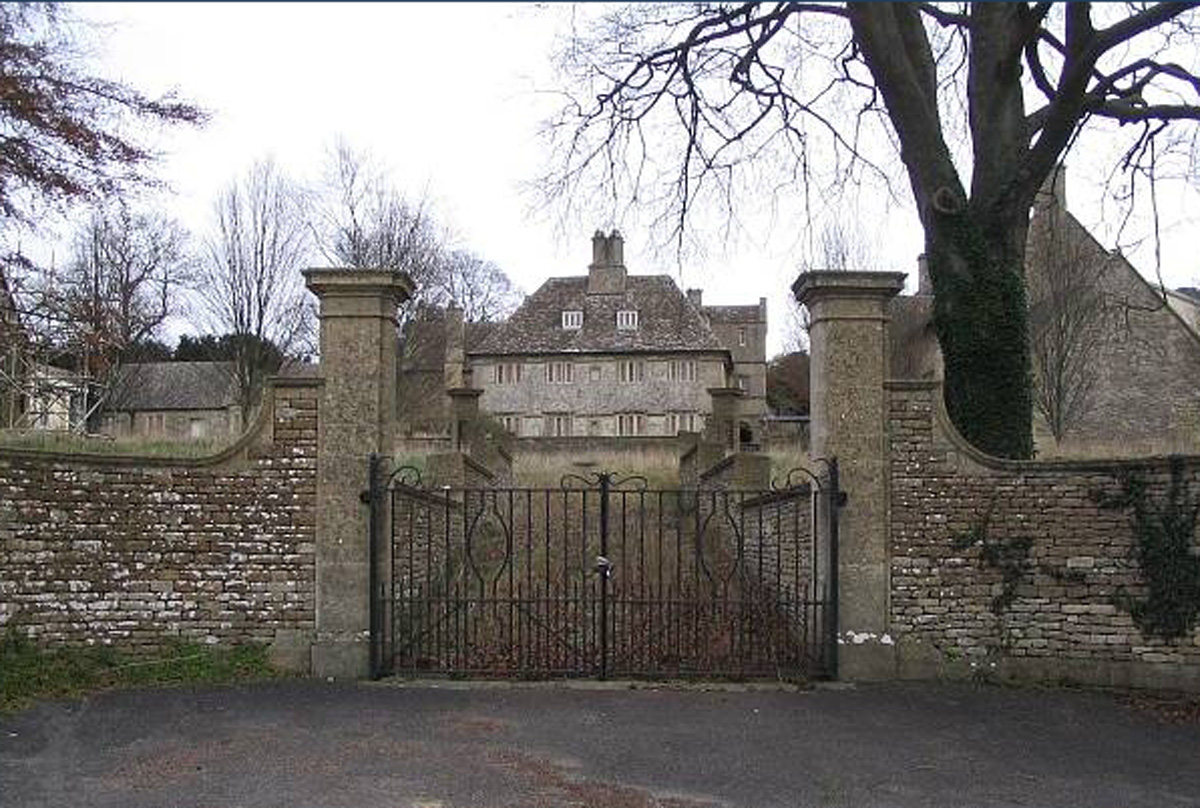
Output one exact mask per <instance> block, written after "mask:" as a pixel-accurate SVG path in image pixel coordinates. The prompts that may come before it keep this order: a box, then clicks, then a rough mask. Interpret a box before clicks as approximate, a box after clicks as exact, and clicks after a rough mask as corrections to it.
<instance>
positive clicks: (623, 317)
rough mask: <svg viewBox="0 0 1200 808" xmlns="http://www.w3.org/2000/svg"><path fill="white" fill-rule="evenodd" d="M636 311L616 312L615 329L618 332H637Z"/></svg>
mask: <svg viewBox="0 0 1200 808" xmlns="http://www.w3.org/2000/svg"><path fill="white" fill-rule="evenodd" d="M637 314H638V313H637V310H621V311H618V312H617V329H618V330H620V331H637V327H638V318H637Z"/></svg>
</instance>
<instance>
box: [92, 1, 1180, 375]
mask: <svg viewBox="0 0 1200 808" xmlns="http://www.w3.org/2000/svg"><path fill="white" fill-rule="evenodd" d="M77 11H78V12H79V13H80V14H81V15H83V16H85V17H87V18H89V19H94V20H102V21H105V22H107V23H113V25H112V27H111V28H106V29H105V33H104V35H103V37H102V42H101V43H100V45H101V48H100V53H99V54H98V56H99V58H100V60H101V64H102V66H103V70H104V71H105V72H106V73H107V74H109V75H111V76H113V77H116V78H120V79H122V80H125V81H128V82H129V83H131V84H133V85H134V86H137V87H138V88H140V89H143V90H145V91H147V92H151V93H160V92H165V91H168V90H175V91H178V92H179V93H180V95H182V96H183V97H185V98H188V99H191V100H194V101H195V102H197V103H199V104H200V105H202V106H204V107H206V108H207V109H209V110H210V111H211V112H212V115H213V117H212V121H211V123H210V124H209V125H208V126H207V127H205V128H203V129H200V130H197V131H181V130H171V131H169V132H167V133H165V134H164V135H163V136H162V137H161V138H160V140H159V141H158V145H159V147H160V148H161V149H162V150H163V151H164V152H165V155H166V156H165V160H164V162H163V163H162V165H161V173H162V176H163V177H164V178H165V179H166V180H167V182H168V183H169V184H170V186H171V188H172V190H173V191H174V195H173V196H171V197H169V198H167V199H166V200H165V201H164V203H163V204H164V205H165V206H166V207H168V208H169V209H170V211H171V212H172V213H173V214H174V215H176V216H177V217H178V218H180V219H181V220H182V221H183V222H184V224H185V225H186V226H187V227H188V228H189V229H190V230H192V231H193V232H195V233H202V232H203V231H204V229H205V228H207V227H208V224H209V220H210V210H211V206H212V201H213V199H214V198H215V196H216V194H217V192H218V191H219V189H220V188H221V187H222V186H223V185H225V184H226V183H228V182H229V181H230V179H232V178H233V177H235V176H236V175H238V174H239V173H241V172H242V171H244V170H245V169H246V167H247V166H248V165H249V164H250V163H252V162H253V161H255V160H256V159H260V158H263V157H268V156H270V157H273V158H274V159H275V160H276V161H277V163H279V164H280V166H281V167H282V168H283V169H284V170H285V171H286V172H287V173H289V174H291V175H293V176H296V177H297V178H299V179H304V180H314V179H315V178H316V177H317V176H318V175H319V172H320V167H321V162H322V159H323V157H324V155H325V153H326V151H327V150H328V148H329V146H330V145H331V144H332V143H333V142H334V141H335V140H336V139H337V138H338V137H342V138H344V139H345V140H347V141H348V142H349V143H350V144H352V145H354V146H356V147H358V148H362V149H367V150H369V151H370V152H372V153H373V154H374V155H376V156H377V157H378V158H380V159H381V160H382V161H383V162H385V163H386V165H387V166H388V167H389V168H390V170H391V175H392V178H393V179H394V181H395V182H396V184H397V185H398V186H399V187H401V188H402V189H403V190H404V191H406V192H407V193H408V194H410V195H411V196H414V197H419V196H421V195H427V196H428V197H429V198H430V199H431V200H432V201H433V203H434V210H435V214H436V215H437V217H438V218H439V219H440V220H441V221H442V222H443V223H445V224H446V225H447V226H449V227H450V228H451V229H452V231H453V232H454V234H455V236H456V238H457V244H456V246H460V247H464V248H467V249H470V250H472V251H474V252H476V253H478V254H480V255H481V256H484V257H486V258H488V259H490V260H492V261H494V262H496V263H497V264H498V265H499V266H500V267H501V268H502V269H503V270H504V271H505V272H506V273H508V275H509V276H510V277H511V278H512V279H513V280H514V281H515V282H516V283H517V284H518V285H519V286H520V287H522V289H523V290H524V291H526V292H530V291H533V290H534V289H535V288H537V287H538V286H539V285H540V284H541V283H542V281H544V280H545V279H546V278H547V277H550V276H553V275H567V274H578V273H582V272H584V271H585V270H586V266H587V264H588V262H589V260H590V257H591V254H590V249H591V233H592V231H593V230H595V229H596V227H598V226H607V225H608V224H611V223H606V222H578V223H576V227H574V228H571V231H570V232H567V233H559V232H558V230H557V229H556V228H555V226H554V224H553V222H552V220H551V217H550V216H548V215H546V214H544V213H537V212H535V211H534V210H533V208H534V206H535V203H536V202H537V199H536V198H535V197H533V196H532V195H530V194H529V193H528V192H527V191H526V190H524V188H523V186H524V185H525V184H526V183H528V182H530V181H531V180H532V179H534V178H535V177H536V176H537V175H538V174H539V172H540V171H542V170H544V168H545V163H544V150H543V148H542V147H541V144H540V142H539V140H538V138H537V132H538V127H539V124H540V122H541V121H543V120H544V119H545V118H546V116H547V115H548V114H549V113H550V112H551V111H552V110H553V109H554V99H553V96H552V94H551V93H550V92H549V91H550V90H552V89H554V87H555V76H554V73H553V71H552V69H551V66H550V62H549V56H550V51H551V45H552V42H553V38H554V36H555V35H556V33H561V32H562V31H564V30H566V26H567V25H569V23H570V15H571V13H572V10H571V8H570V7H567V6H564V5H555V6H551V7H550V8H538V7H535V6H532V5H508V4H500V3H479V4H468V3H444V4H416V3H392V4H387V3H365V4H351V3H336V4H324V3H297V4H291V3H269V4H251V3H220V4H202V3H195V4H192V3H169V4H155V3H130V4H83V5H80V6H77ZM1074 169H1075V165H1074V164H1073V165H1072V176H1071V186H1070V189H1069V192H1068V194H1069V197H1070V199H1071V207H1072V209H1073V211H1074V212H1075V213H1076V214H1077V215H1078V216H1079V218H1080V219H1081V220H1082V221H1083V222H1084V224H1085V225H1088V226H1089V227H1093V228H1095V229H1096V230H1097V231H1098V232H1097V235H1098V236H1099V237H1100V238H1101V241H1102V242H1103V243H1105V245H1106V246H1112V245H1113V241H1112V238H1114V235H1113V233H1114V232H1115V231H1112V229H1111V228H1112V223H1111V222H1106V221H1105V219H1104V216H1105V214H1104V212H1103V210H1102V208H1101V206H1100V205H1099V200H1100V192H1101V184H1100V180H1101V179H1102V178H1101V177H1099V176H1097V174H1098V172H1094V171H1093V172H1090V176H1086V174H1087V173H1088V172H1075V171H1074ZM1160 209H1161V210H1163V211H1164V213H1165V215H1164V223H1165V228H1166V229H1165V231H1164V237H1165V239H1166V243H1165V247H1166V249H1165V252H1164V258H1163V261H1164V267H1163V268H1164V277H1165V279H1166V282H1167V283H1168V285H1171V286H1179V285H1188V284H1193V283H1195V281H1196V280H1197V278H1198V277H1200V271H1197V258H1196V251H1195V249H1194V247H1193V246H1192V243H1193V242H1194V238H1193V237H1192V235H1191V234H1192V233H1193V232H1194V231H1195V222H1196V219H1195V218H1194V216H1193V214H1192V213H1191V211H1192V210H1196V209H1200V208H1198V207H1197V206H1196V195H1195V194H1194V193H1191V192H1187V193H1184V192H1182V191H1173V192H1169V193H1166V194H1165V196H1164V198H1163V199H1162V200H1161V201H1160ZM839 213H840V214H841V215H842V216H843V217H844V218H846V219H848V220H851V221H853V220H861V221H864V222H866V223H867V224H866V227H865V228H864V233H865V234H867V235H868V237H869V238H870V239H871V240H872V241H873V242H874V249H875V250H876V251H877V252H878V253H879V257H878V258H877V263H878V264H879V265H878V266H876V267H872V268H883V269H895V270H900V271H905V272H908V271H910V270H911V269H912V268H913V267H914V266H915V262H916V256H917V254H918V253H919V252H920V250H921V242H922V237H921V232H920V228H919V225H918V223H917V221H916V217H915V215H914V214H913V212H912V211H911V210H910V209H907V208H896V207H892V208H889V209H885V208H882V207H870V209H847V210H846V211H844V212H842V211H839ZM1109 218H1111V216H1110V217H1109ZM795 229H796V228H795V227H794V226H792V225H791V224H790V223H788V222H783V223H775V225H774V226H770V225H769V224H768V223H764V225H763V227H762V228H761V231H762V232H761V236H762V237H761V238H760V237H756V236H747V235H746V234H743V235H742V236H741V237H739V238H737V239H734V240H730V241H725V240H719V239H715V238H714V239H713V240H712V242H713V243H711V244H709V245H707V246H708V247H709V249H708V252H707V254H706V255H705V256H704V257H703V258H697V259H694V260H689V261H688V262H687V263H685V264H684V265H683V266H680V265H679V264H677V263H676V262H675V261H674V260H673V258H672V256H671V255H669V254H658V255H655V254H651V253H649V252H648V250H647V249H646V247H647V244H646V242H647V236H646V234H644V233H642V232H638V231H637V230H636V229H635V230H632V231H631V230H629V229H628V228H627V229H626V231H625V239H626V264H627V265H628V266H629V269H630V271H631V272H635V273H642V274H647V273H657V272H664V273H668V274H672V275H674V276H675V279H676V281H677V282H678V283H679V284H680V285H681V286H683V287H687V286H703V287H704V289H705V301H706V302H714V303H726V304H734V303H753V302H756V301H757V300H758V298H759V297H767V298H768V300H769V305H770V316H771V320H772V329H771V335H770V338H769V345H768V348H769V350H770V351H771V352H775V351H778V350H779V349H780V348H781V347H782V345H783V326H784V325H785V323H784V316H783V311H784V306H785V301H786V295H787V289H788V286H789V285H790V283H791V282H792V280H794V279H795V276H796V274H797V271H798V268H799V266H800V265H801V263H802V261H803V258H804V256H803V255H801V254H799V250H798V245H797V240H796V238H795V237H794V232H795ZM1133 257H1134V260H1135V263H1137V264H1138V266H1139V268H1140V269H1141V270H1142V271H1143V273H1144V274H1147V275H1149V276H1152V275H1153V253H1152V252H1151V251H1150V250H1149V249H1148V248H1142V249H1140V250H1138V251H1136V252H1134V253H1133Z"/></svg>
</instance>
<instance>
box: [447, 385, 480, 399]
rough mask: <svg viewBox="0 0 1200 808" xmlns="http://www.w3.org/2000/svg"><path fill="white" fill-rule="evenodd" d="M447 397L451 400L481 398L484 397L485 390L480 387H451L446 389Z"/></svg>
mask: <svg viewBox="0 0 1200 808" xmlns="http://www.w3.org/2000/svg"><path fill="white" fill-rule="evenodd" d="M446 395H448V396H450V397H451V398H479V397H480V396H481V395H483V390H481V389H480V388H478V387H449V388H447V389H446Z"/></svg>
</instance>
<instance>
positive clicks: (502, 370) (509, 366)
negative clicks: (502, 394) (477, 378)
mask: <svg viewBox="0 0 1200 808" xmlns="http://www.w3.org/2000/svg"><path fill="white" fill-rule="evenodd" d="M494 368H495V372H494V374H493V376H492V381H494V382H495V383H496V384H517V383H519V382H520V381H521V363H520V362H502V363H500V364H498V365H495V366H494Z"/></svg>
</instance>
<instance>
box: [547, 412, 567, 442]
mask: <svg viewBox="0 0 1200 808" xmlns="http://www.w3.org/2000/svg"><path fill="white" fill-rule="evenodd" d="M571 420H572V419H571V414H570V413H563V412H557V413H555V412H551V413H546V430H545V432H544V433H543V434H544V435H546V436H547V437H550V438H569V437H571Z"/></svg>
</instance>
